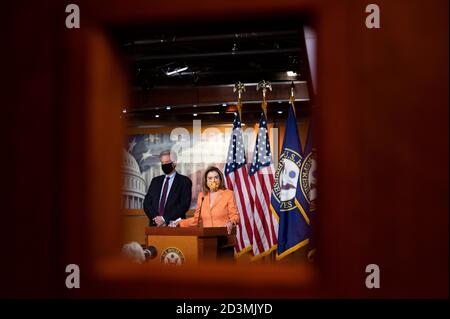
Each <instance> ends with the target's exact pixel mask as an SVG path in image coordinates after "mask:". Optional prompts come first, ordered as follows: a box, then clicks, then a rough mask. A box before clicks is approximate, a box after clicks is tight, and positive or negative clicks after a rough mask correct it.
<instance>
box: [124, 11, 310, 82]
mask: <svg viewBox="0 0 450 319" xmlns="http://www.w3.org/2000/svg"><path fill="white" fill-rule="evenodd" d="M290 21H291V20H290V19H278V20H267V19H265V20H260V21H237V22H234V23H233V22H227V23H224V22H220V21H218V22H211V23H208V24H204V25H200V24H199V25H196V24H189V25H188V24H186V25H159V26H158V25H153V26H140V27H134V28H128V29H127V30H120V31H117V32H115V34H116V37H117V39H118V41H119V45H120V46H121V48H122V50H123V52H124V53H125V55H126V57H127V59H128V60H129V62H130V68H131V74H132V76H133V85H134V86H135V87H141V88H143V89H147V90H149V89H152V88H153V87H160V86H204V85H220V84H233V83H235V82H237V81H241V82H243V83H246V82H247V83H250V82H251V83H255V82H259V81H261V80H263V79H265V80H267V81H292V80H304V81H306V80H307V79H308V74H307V72H308V70H307V59H306V52H305V49H304V48H305V43H304V36H303V29H302V26H301V25H299V24H298V23H293V22H290ZM296 21H298V20H296ZM185 67H187V69H186V70H184V71H182V72H180V73H175V74H173V75H167V73H168V72H170V71H173V70H175V69H180V68H185ZM290 70H291V71H296V72H297V74H298V76H294V77H292V76H287V75H286V71H290Z"/></svg>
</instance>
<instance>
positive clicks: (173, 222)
mask: <svg viewBox="0 0 450 319" xmlns="http://www.w3.org/2000/svg"><path fill="white" fill-rule="evenodd" d="M169 227H180V221H179V220H178V221H171V222H170V223H169Z"/></svg>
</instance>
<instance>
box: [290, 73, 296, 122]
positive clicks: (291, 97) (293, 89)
mask: <svg viewBox="0 0 450 319" xmlns="http://www.w3.org/2000/svg"><path fill="white" fill-rule="evenodd" d="M294 91H295V85H294V81H292V83H291V96H290V100H291V105H292V110H293V111H294V115H297V114H295V105H294V100H295V98H294Z"/></svg>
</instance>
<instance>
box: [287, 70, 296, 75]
mask: <svg viewBox="0 0 450 319" xmlns="http://www.w3.org/2000/svg"><path fill="white" fill-rule="evenodd" d="M286 74H287V76H297V73H296V72H294V71H287V72H286Z"/></svg>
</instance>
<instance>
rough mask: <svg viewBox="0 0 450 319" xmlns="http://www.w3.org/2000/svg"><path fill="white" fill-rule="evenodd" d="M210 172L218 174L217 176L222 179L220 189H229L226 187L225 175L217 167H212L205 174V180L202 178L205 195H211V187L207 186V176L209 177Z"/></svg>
mask: <svg viewBox="0 0 450 319" xmlns="http://www.w3.org/2000/svg"><path fill="white" fill-rule="evenodd" d="M209 172H217V174H219V178H220V184H219V189H227V188H226V187H225V179H224V177H223V173H222V172H221V171H220V169H218V168H217V167H215V166H210V167H208V168H207V169H206V171H205V173H204V174H203V178H202V189H203V194H208V193H209V187H208V185H207V184H206V176H207V175H208V173H209Z"/></svg>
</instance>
